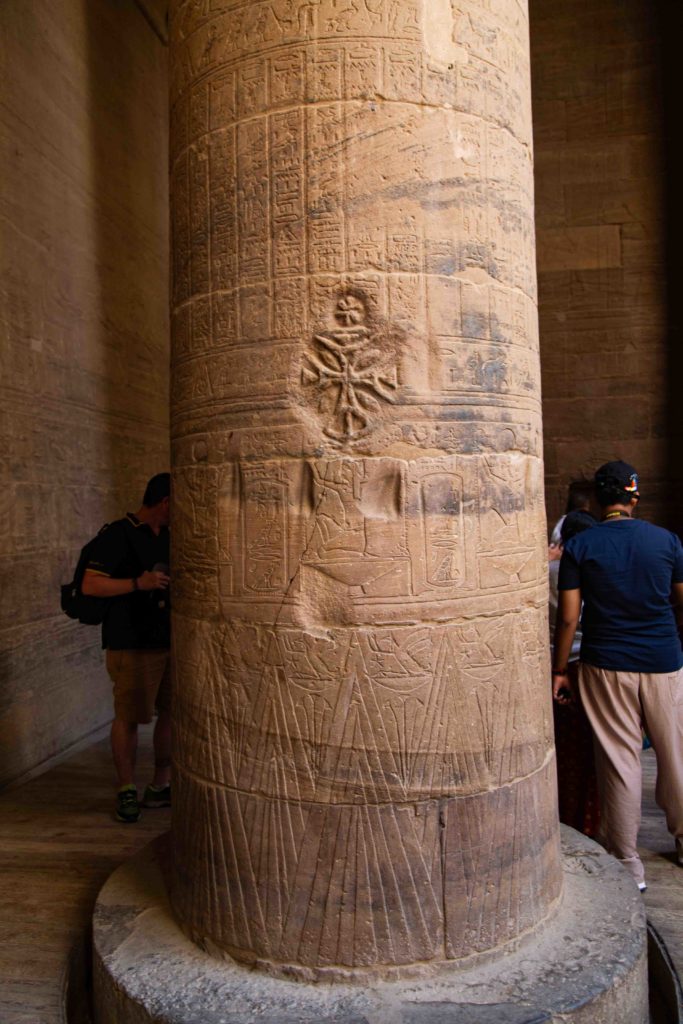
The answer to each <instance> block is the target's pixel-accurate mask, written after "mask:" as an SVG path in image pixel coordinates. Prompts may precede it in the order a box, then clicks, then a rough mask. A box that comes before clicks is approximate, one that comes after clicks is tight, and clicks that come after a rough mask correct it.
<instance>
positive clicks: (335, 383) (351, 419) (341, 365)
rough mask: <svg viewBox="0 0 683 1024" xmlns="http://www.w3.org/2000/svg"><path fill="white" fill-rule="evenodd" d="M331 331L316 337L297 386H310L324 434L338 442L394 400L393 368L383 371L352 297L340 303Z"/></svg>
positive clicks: (357, 301) (359, 432) (359, 433)
mask: <svg viewBox="0 0 683 1024" xmlns="http://www.w3.org/2000/svg"><path fill="white" fill-rule="evenodd" d="M334 318H335V320H336V321H337V323H338V324H339V327H338V328H337V329H336V330H333V331H329V332H327V333H323V334H316V336H315V339H314V346H313V350H312V351H310V352H308V353H307V354H306V364H305V366H304V369H303V371H302V381H303V383H304V384H305V385H309V386H312V387H313V389H314V391H315V393H316V395H317V397H318V409H319V411H320V412H321V414H322V415H323V417H324V418H325V421H326V425H325V427H324V428H323V429H324V432H325V433H326V434H327V435H328V436H329V437H332V438H334V439H335V440H337V441H343V440H345V439H355V438H357V437H361V436H362V435H363V434H365V433H367V431H368V429H369V428H370V424H371V422H372V418H373V416H376V415H377V414H378V413H379V411H380V402H390V403H393V402H395V401H396V394H395V392H396V388H397V377H396V368H395V367H393V368H392V367H389V368H385V366H384V364H385V362H386V356H385V354H384V353H383V352H382V351H381V349H380V348H379V347H377V343H376V341H375V339H373V335H372V331H371V330H370V328H369V327H367V326H366V324H365V320H366V311H365V306H364V304H363V301H362V300H361V299H359V298H357V297H356V296H355V295H352V294H350V295H344V296H342V297H341V298H340V299H339V302H338V303H337V308H336V310H335V313H334Z"/></svg>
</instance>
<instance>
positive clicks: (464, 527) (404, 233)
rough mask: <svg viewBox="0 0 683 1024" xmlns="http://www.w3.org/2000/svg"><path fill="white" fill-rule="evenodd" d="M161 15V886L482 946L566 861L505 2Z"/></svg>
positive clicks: (206, 927) (405, 947)
mask: <svg viewBox="0 0 683 1024" xmlns="http://www.w3.org/2000/svg"><path fill="white" fill-rule="evenodd" d="M171 8H172V14H171V34H172V42H171V71H172V90H173V95H172V141H171V148H172V177H171V181H172V221H173V236H174V253H173V257H174V327H173V346H174V357H173V358H174V365H173V388H172V406H173V444H174V456H173V458H174V520H173V531H174V560H175V561H174V607H175V613H174V614H175V618H174V638H175V639H174V646H175V656H176V666H177V674H176V688H177V693H176V726H177V728H176V776H175V782H174V785H175V794H176V795H175V797H174V799H175V812H174V813H175V818H174V826H173V843H174V876H173V877H174V883H173V894H172V898H173V903H174V907H175V909H176V912H177V914H178V915H179V917H180V919H181V920H182V922H183V923H184V926H185V927H186V929H187V930H188V931H189V933H190V934H192V935H193V936H194V937H195V938H196V939H198V940H199V941H202V942H204V943H206V944H209V945H210V946H211V947H212V948H213V947H218V948H220V949H223V950H225V951H227V952H228V953H229V954H231V955H233V956H234V957H236V958H238V959H240V960H245V961H252V962H260V961H268V962H270V963H271V964H275V965H288V966H290V967H293V968H296V967H299V968H302V969H307V970H310V971H312V972H314V973H316V972H318V973H320V972H321V973H324V972H326V971H328V972H331V973H333V972H335V971H344V970H348V969H357V970H358V969H361V968H381V969H386V968H390V967H394V966H399V965H410V964H417V963H424V962H432V961H445V960H451V959H458V958H461V957H464V956H467V955H469V954H471V953H474V952H478V951H484V950H489V949H491V948H494V947H496V946H499V945H501V944H503V943H505V942H506V941H508V940H510V939H513V938H515V937H516V936H518V935H519V934H520V933H521V932H523V931H525V930H527V929H529V928H532V927H533V926H534V925H536V924H537V923H538V922H539V921H540V920H541V919H542V918H543V917H544V916H546V915H547V914H548V913H549V911H550V909H551V908H552V905H553V903H554V902H555V901H556V900H557V898H558V895H559V889H560V877H561V876H560V867H559V855H558V833H557V822H556V811H555V780H554V763H553V756H552V739H551V719H550V714H549V700H550V698H549V692H548V685H549V684H548V671H547V626H546V587H545V571H546V570H545V560H544V548H545V521H544V512H543V501H542V465H541V418H540V394H539V363H538V344H537V326H536V308H535V267H534V233H533V187H532V185H533V182H532V161H531V113H530V102H529V65H528V24H527V15H526V6H525V4H524V3H522V2H518V0H487V2H485V0H476V2H475V0H458V3H457V4H454V3H451V0H268V2H261V0H252V2H249V3H245V2H242V0H213V2H211V3H208V2H206V0H204V2H195V3H187V2H182V0H176V2H174V3H172V4H171Z"/></svg>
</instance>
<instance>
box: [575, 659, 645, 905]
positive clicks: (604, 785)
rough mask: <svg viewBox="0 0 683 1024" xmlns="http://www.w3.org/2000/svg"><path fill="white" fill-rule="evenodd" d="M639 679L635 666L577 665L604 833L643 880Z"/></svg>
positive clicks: (607, 844)
mask: <svg viewBox="0 0 683 1024" xmlns="http://www.w3.org/2000/svg"><path fill="white" fill-rule="evenodd" d="M639 682H640V675H639V674H638V673H637V672H612V671H608V670H606V669H600V668H595V667H594V666H593V665H585V664H582V665H581V668H580V671H579V688H580V691H581V699H582V701H583V706H584V708H585V710H586V714H587V715H588V718H589V720H590V723H591V727H592V729H593V735H594V736H595V741H596V749H595V753H596V770H597V775H598V784H599V788H600V801H601V804H600V821H601V826H600V833H601V838H602V840H603V842H604V845H605V847H606V849H607V850H608V851H609V852H610V853H612V854H613V855H614V856H615V857H617V858H618V860H620V861H621V862H622V864H623V865H624V867H625V868H626V869H627V870H628V871H629V872H630V873H631V875H632V876H633V878H634V879H635V881H636V882H637V883H638V884H639V885H642V884H644V879H645V873H644V871H643V865H642V863H641V860H640V857H639V856H638V851H637V849H636V841H637V838H638V829H639V827H640V803H641V768H640V750H641V747H642V735H641V709H640V697H639Z"/></svg>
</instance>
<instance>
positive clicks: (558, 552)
mask: <svg viewBox="0 0 683 1024" xmlns="http://www.w3.org/2000/svg"><path fill="white" fill-rule="evenodd" d="M560 558H562V545H561V544H548V561H549V562H557V561H558V560H559V559H560Z"/></svg>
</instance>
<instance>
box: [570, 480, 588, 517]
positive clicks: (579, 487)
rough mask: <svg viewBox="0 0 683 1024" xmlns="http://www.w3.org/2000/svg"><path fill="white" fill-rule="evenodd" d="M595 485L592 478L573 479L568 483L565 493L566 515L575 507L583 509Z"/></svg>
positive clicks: (586, 506)
mask: <svg viewBox="0 0 683 1024" xmlns="http://www.w3.org/2000/svg"><path fill="white" fill-rule="evenodd" d="M594 490H595V485H594V484H593V481H592V480H573V481H572V482H571V483H570V485H569V493H568V494H567V506H566V508H565V510H564V514H565V515H566V516H568V515H569V513H570V512H574V511H575V510H576V509H585V508H588V506H589V505H590V503H591V500H592V498H593V492H594Z"/></svg>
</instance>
